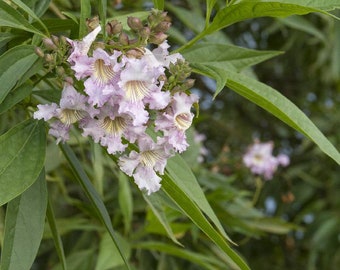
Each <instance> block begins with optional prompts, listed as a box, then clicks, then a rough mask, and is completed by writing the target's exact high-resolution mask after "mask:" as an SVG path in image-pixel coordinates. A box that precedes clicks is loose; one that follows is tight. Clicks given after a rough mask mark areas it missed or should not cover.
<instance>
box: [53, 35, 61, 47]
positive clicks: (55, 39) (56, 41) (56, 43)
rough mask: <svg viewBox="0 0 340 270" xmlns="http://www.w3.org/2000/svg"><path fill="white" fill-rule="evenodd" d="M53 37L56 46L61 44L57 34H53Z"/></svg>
mask: <svg viewBox="0 0 340 270" xmlns="http://www.w3.org/2000/svg"><path fill="white" fill-rule="evenodd" d="M51 38H52V41H53V43H54V44H55V45H56V46H59V38H58V37H57V36H54V35H52V36H51Z"/></svg>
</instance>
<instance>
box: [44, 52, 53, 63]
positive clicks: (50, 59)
mask: <svg viewBox="0 0 340 270" xmlns="http://www.w3.org/2000/svg"><path fill="white" fill-rule="evenodd" d="M44 58H45V61H46V62H47V63H53V62H54V57H53V55H52V54H49V53H47V54H45V57H44Z"/></svg>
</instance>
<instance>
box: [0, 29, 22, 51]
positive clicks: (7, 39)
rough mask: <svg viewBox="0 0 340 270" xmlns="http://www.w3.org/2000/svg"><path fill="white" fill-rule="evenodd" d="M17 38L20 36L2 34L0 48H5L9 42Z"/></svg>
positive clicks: (0, 33)
mask: <svg viewBox="0 0 340 270" xmlns="http://www.w3.org/2000/svg"><path fill="white" fill-rule="evenodd" d="M17 37H19V36H18V35H15V34H12V33H10V32H0V48H1V47H3V46H5V45H6V44H7V43H8V42H10V41H11V40H12V39H14V38H17Z"/></svg>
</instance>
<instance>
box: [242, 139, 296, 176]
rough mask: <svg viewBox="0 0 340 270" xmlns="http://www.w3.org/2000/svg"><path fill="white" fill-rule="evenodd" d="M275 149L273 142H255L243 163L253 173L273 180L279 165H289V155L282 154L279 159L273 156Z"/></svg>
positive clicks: (244, 157)
mask: <svg viewBox="0 0 340 270" xmlns="http://www.w3.org/2000/svg"><path fill="white" fill-rule="evenodd" d="M273 147H274V144H273V142H267V143H260V142H259V141H255V142H254V144H253V145H251V146H250V147H249V148H248V151H247V153H246V154H245V155H244V156H243V163H244V164H245V166H246V167H248V168H249V169H250V171H251V172H252V173H254V174H257V175H263V176H264V178H265V179H266V180H270V179H272V178H273V175H274V173H275V171H276V170H277V167H278V166H279V165H282V166H287V165H288V164H289V157H288V156H287V155H284V154H280V155H278V156H277V157H274V156H273V155H272V152H273Z"/></svg>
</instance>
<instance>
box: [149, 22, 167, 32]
mask: <svg viewBox="0 0 340 270" xmlns="http://www.w3.org/2000/svg"><path fill="white" fill-rule="evenodd" d="M170 26H171V22H166V21H163V22H160V23H159V24H157V25H156V26H155V28H154V29H153V30H154V31H155V32H166V31H168V30H169V28H170Z"/></svg>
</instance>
